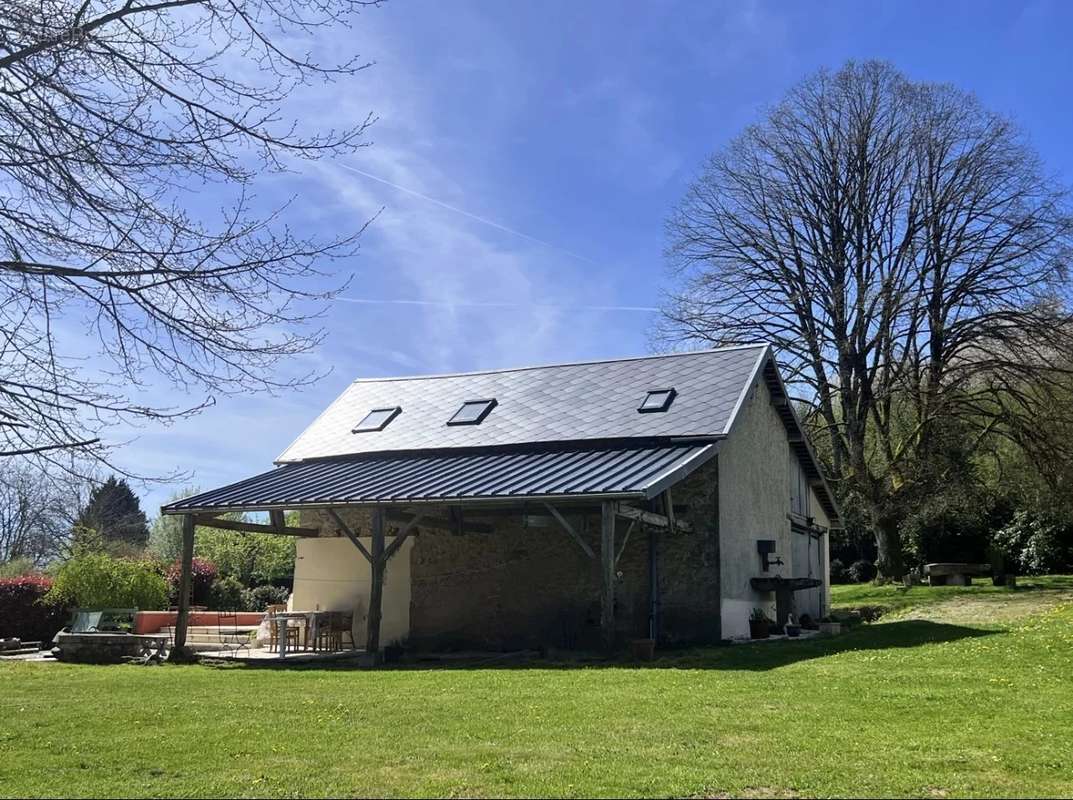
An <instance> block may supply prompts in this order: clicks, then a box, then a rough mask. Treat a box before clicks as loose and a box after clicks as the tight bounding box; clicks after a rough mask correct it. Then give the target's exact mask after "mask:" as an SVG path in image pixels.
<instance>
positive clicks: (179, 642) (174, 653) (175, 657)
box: [168, 514, 194, 661]
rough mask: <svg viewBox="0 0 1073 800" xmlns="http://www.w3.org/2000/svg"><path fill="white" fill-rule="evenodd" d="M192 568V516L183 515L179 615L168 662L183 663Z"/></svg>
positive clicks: (188, 617) (188, 619)
mask: <svg viewBox="0 0 1073 800" xmlns="http://www.w3.org/2000/svg"><path fill="white" fill-rule="evenodd" d="M193 567H194V515H193V514H183V549H182V554H181V556H180V567H179V613H178V615H177V616H176V619H175V641H174V642H172V645H171V652H170V653H169V654H168V660H169V661H185V660H186V658H187V653H186V630H187V627H188V626H189V623H190V585H191V583H192V577H191V573H192V572H193Z"/></svg>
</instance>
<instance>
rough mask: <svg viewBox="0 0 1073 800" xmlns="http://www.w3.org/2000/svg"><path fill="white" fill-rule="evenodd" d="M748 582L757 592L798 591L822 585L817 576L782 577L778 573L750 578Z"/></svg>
mask: <svg viewBox="0 0 1073 800" xmlns="http://www.w3.org/2000/svg"><path fill="white" fill-rule="evenodd" d="M749 584H750V585H751V586H752V587H753V588H754V589H755V590H756V591H758V592H800V591H803V590H805V589H815V588H816V587H817V586H823V581H821V580H820V579H819V578H782V577H779V576H778V575H774V576H771V577H767V576H765V577H763V578H750V579H749Z"/></svg>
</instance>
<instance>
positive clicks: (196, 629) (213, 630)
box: [159, 625, 258, 636]
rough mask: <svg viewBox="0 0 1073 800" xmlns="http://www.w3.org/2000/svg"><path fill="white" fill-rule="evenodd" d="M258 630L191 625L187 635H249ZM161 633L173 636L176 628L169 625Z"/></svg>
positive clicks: (241, 626) (245, 627)
mask: <svg viewBox="0 0 1073 800" xmlns="http://www.w3.org/2000/svg"><path fill="white" fill-rule="evenodd" d="M257 628H258V626H257V625H224V626H220V627H217V626H216V625H191V626H190V627H189V628H187V629H186V634H187V636H189V635H190V634H194V633H204V634H209V635H212V636H215V635H216V634H218V633H220V632H221V631H223V632H224V633H226V634H231V633H249V632H250V631H255V630H257ZM159 633H161V634H167V635H169V636H173V635H174V634H175V626H174V625H168V626H167V627H164V628H161V629H160V631H159Z"/></svg>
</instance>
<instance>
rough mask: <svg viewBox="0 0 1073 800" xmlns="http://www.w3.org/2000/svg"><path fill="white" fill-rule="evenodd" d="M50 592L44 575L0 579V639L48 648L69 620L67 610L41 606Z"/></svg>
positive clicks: (49, 580) (60, 607) (69, 613)
mask: <svg viewBox="0 0 1073 800" xmlns="http://www.w3.org/2000/svg"><path fill="white" fill-rule="evenodd" d="M51 588H52V579H51V578H48V577H46V576H44V575H22V576H20V577H18V578H2V579H0V638H9V637H15V638H18V639H22V640H23V641H24V642H29V641H39V642H42V643H43V644H45V645H48V644H49V643H50V642H51V641H52V637H53V636H55V635H56V633H57V632H58V631H59V630H60V628H62V627H63V626H64V625H66V624H67V623H68V622H69V621H70V619H71V611H70V609H69V608H67V607H65V606H62V605H47V604H45V603H44V602H42V598H44V596H45V594H46V593H47V592H48V590H49V589H51Z"/></svg>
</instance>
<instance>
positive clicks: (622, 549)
mask: <svg viewBox="0 0 1073 800" xmlns="http://www.w3.org/2000/svg"><path fill="white" fill-rule="evenodd" d="M635 525H637V520H635V519H631V520H630V527H628V528H627V529H626V535H625V536H623V537H622V544H621V545H620V546H619V548H618V555H617V556H615V566H616V567H618V562H619V560H620V559H621V558H622V554H623V553H624V552H626V542H628V541H629V540H630V534H631V533H633V529H634V526H635Z"/></svg>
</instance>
